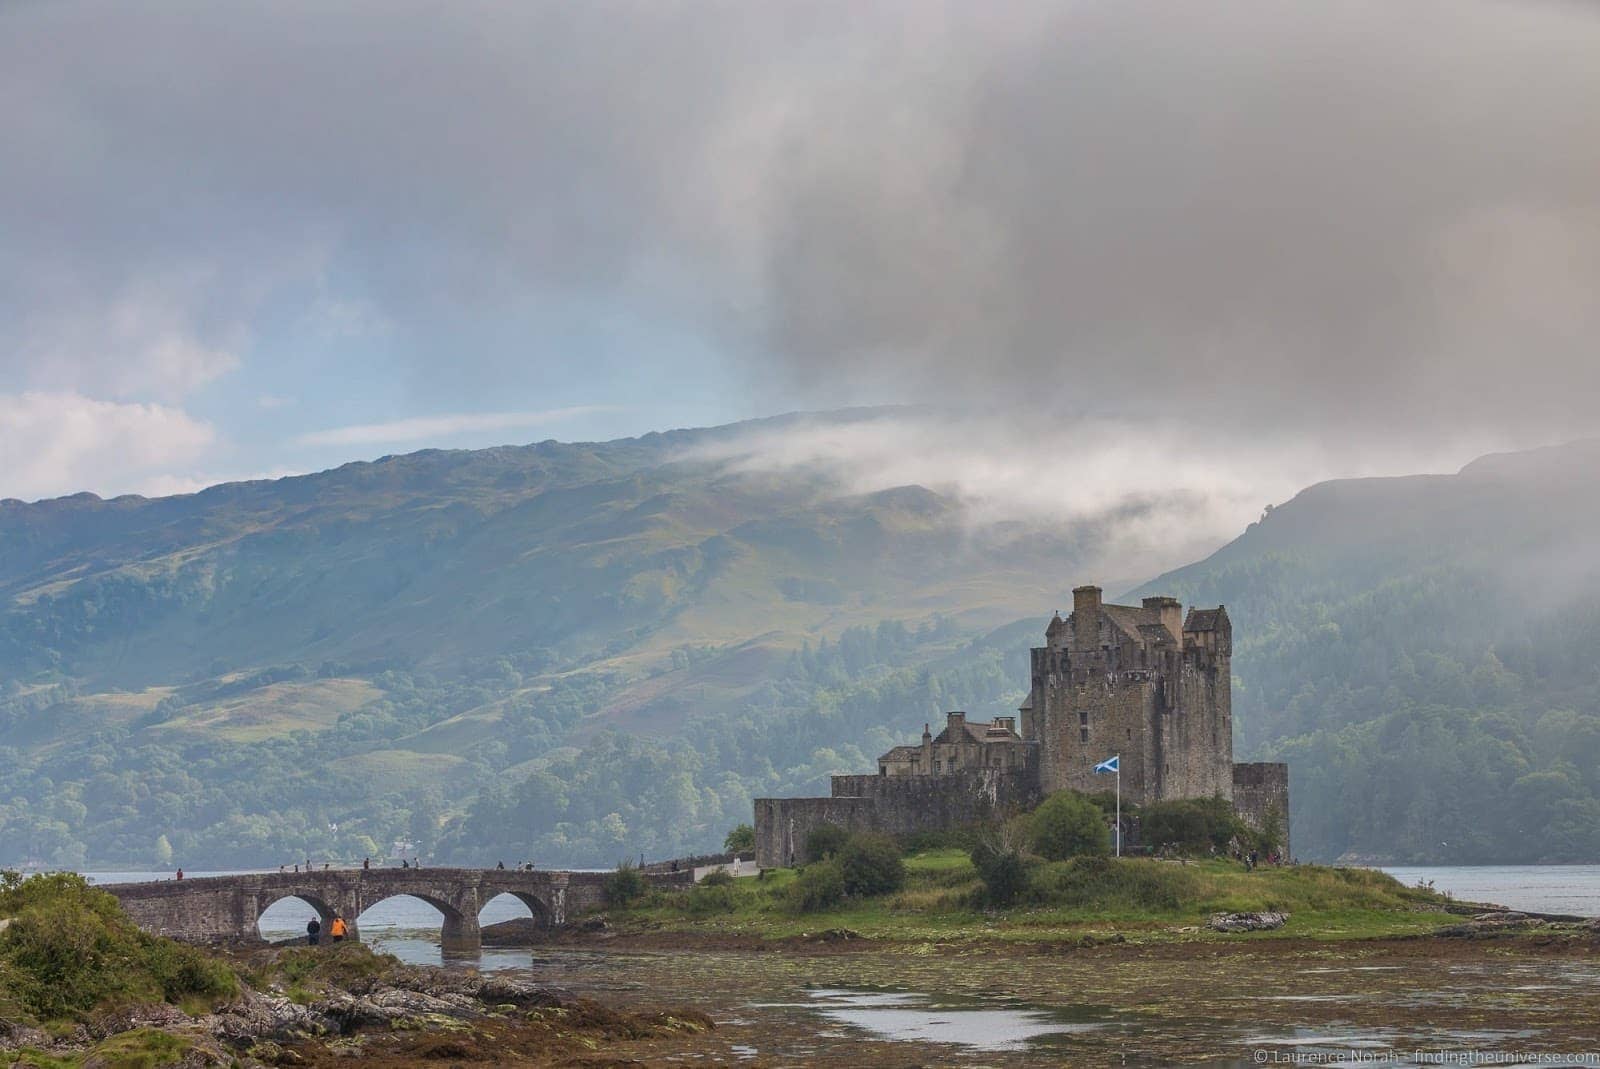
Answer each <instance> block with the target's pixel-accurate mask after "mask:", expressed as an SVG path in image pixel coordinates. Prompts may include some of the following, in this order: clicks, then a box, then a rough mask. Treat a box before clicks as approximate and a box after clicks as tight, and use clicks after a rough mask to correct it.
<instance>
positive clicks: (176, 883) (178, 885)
mask: <svg viewBox="0 0 1600 1069" xmlns="http://www.w3.org/2000/svg"><path fill="white" fill-rule="evenodd" d="M605 879H606V873H603V872H563V871H542V870H539V871H533V872H528V871H526V870H521V869H460V868H434V869H328V870H323V871H320V872H317V871H313V872H299V873H293V872H261V873H246V874H241V875H236V876H201V877H194V878H190V879H185V880H166V881H161V882H156V883H123V884H105V885H102V886H101V890H103V891H106V892H109V893H110V894H112V895H115V896H116V897H117V900H118V901H120V902H121V903H122V906H123V908H124V909H125V910H127V911H128V915H129V916H131V917H132V918H133V919H134V920H135V921H136V922H137V923H138V924H139V925H140V926H141V927H143V928H145V929H146V930H147V931H150V932H154V933H156V934H158V935H165V936H169V937H171V938H173V939H181V940H184V941H186V942H201V943H205V942H232V941H248V940H253V939H257V938H259V935H260V932H259V929H258V927H257V926H258V923H259V921H260V919H261V914H262V913H263V912H265V910H266V909H267V907H268V906H270V905H272V904H273V903H274V902H277V901H278V900H280V899H283V898H299V899H302V900H303V901H305V902H306V903H307V904H308V905H310V906H311V908H312V909H313V910H315V911H316V913H317V914H318V916H319V917H320V918H321V920H322V924H323V930H324V931H326V930H327V927H328V922H329V921H331V920H332V919H333V917H334V915H335V914H338V915H340V916H342V917H344V920H345V923H346V924H347V925H348V926H349V928H350V934H349V937H350V938H352V939H359V938H360V931H359V927H358V919H359V918H360V916H361V914H362V912H364V911H365V910H366V909H367V908H368V907H370V906H372V905H374V904H375V903H378V902H381V901H383V900H384V899H386V898H394V897H395V896H397V895H410V896H412V897H414V898H419V899H421V900H422V901H424V902H426V903H428V904H429V905H431V906H433V907H434V908H435V909H437V910H438V911H439V912H440V913H442V914H444V925H443V929H442V931H441V933H440V935H441V941H442V943H443V944H444V946H445V947H446V948H448V949H452V950H475V949H477V948H478V947H479V946H480V945H481V942H482V940H481V936H480V930H479V925H478V913H479V911H480V910H481V909H482V908H483V906H484V905H485V904H487V903H488V902H489V901H490V900H491V899H493V898H495V897H497V896H499V895H501V894H509V895H513V896H515V897H516V898H518V899H520V900H521V901H522V902H523V903H524V904H525V905H527V907H528V909H529V910H530V911H531V912H532V913H533V916H534V918H535V919H536V920H538V921H540V922H541V923H542V924H544V925H545V926H546V927H550V928H554V927H558V926H560V925H563V924H566V923H567V922H568V920H569V918H571V917H573V916H576V915H577V914H579V913H582V912H585V911H587V910H589V909H593V908H595V907H597V906H599V905H601V904H602V902H603V900H604V899H603V890H604V886H605ZM654 882H658V883H662V884H673V883H681V882H683V881H682V880H681V879H665V878H659V877H657V878H655V879H654Z"/></svg>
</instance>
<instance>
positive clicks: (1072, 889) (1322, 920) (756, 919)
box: [606, 849, 1457, 943]
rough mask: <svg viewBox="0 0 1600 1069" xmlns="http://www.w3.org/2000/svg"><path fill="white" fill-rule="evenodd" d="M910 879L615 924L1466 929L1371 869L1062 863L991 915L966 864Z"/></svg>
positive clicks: (936, 933)
mask: <svg viewBox="0 0 1600 1069" xmlns="http://www.w3.org/2000/svg"><path fill="white" fill-rule="evenodd" d="M905 866H906V873H907V881H906V885H905V887H904V888H903V889H902V890H900V891H896V892H893V893H891V894H886V895H879V896H875V897H871V898H849V899H846V900H845V901H844V902H842V903H840V904H839V905H838V906H836V907H833V908H829V909H824V910H818V911H815V912H804V913H800V912H796V911H795V910H794V909H793V908H792V906H791V905H790V902H789V899H790V895H789V893H788V888H789V887H790V886H791V885H792V884H793V883H794V881H795V879H796V878H797V873H798V870H795V869H778V870H770V871H769V872H768V873H767V874H766V876H765V878H763V879H759V880H758V879H753V878H742V879H739V880H735V881H732V882H729V883H724V884H721V885H718V886H714V887H712V886H701V887H696V888H694V889H692V890H688V891H684V892H660V893H656V894H653V895H651V896H649V897H648V898H646V899H645V900H643V901H641V902H639V903H638V904H636V905H634V906H632V907H628V908H617V907H612V908H610V909H608V910H606V914H607V916H608V917H609V918H610V920H611V922H612V923H613V924H616V925H618V926H619V927H621V928H623V929H627V928H630V927H638V928H649V929H653V930H658V931H682V932H702V933H706V934H716V935H744V936H757V937H760V938H764V939H784V938H790V937H795V936H802V935H806V934H812V933H816V932H818V931H822V930H827V929H835V928H838V929H848V930H850V931H852V932H855V933H857V934H859V935H861V936H863V937H866V938H869V939H877V940H884V941H898V942H959V941H998V942H1007V943H1030V942H1038V943H1049V942H1066V941H1082V940H1083V938H1084V937H1086V936H1087V937H1090V938H1096V939H1098V938H1109V937H1116V936H1120V937H1122V938H1123V939H1124V940H1127V941H1129V942H1142V941H1164V940H1173V939H1211V938H1214V939H1221V940H1233V941H1236V940H1239V939H1263V938H1265V939H1271V938H1310V939H1326V940H1341V939H1371V938H1383V937H1395V936H1407V935H1418V934H1426V933H1428V932H1431V931H1433V930H1435V929H1437V928H1440V927H1444V926H1447V925H1449V924H1452V923H1456V922H1457V918H1455V917H1453V916H1452V915H1451V914H1449V913H1447V912H1446V906H1447V905H1448V904H1449V900H1448V899H1447V898H1446V897H1444V896H1443V895H1439V894H1437V893H1435V892H1432V891H1429V890H1427V889H1424V888H1415V887H1406V886H1404V885H1403V884H1401V883H1400V882H1399V881H1397V880H1395V879H1394V878H1393V877H1391V876H1388V875H1387V874H1385V873H1381V872H1377V871H1375V870H1371V869H1356V868H1335V867H1330V866H1321V865H1296V866H1284V867H1273V866H1260V867H1257V868H1256V869H1255V870H1253V871H1247V870H1246V869H1245V868H1244V866H1242V865H1240V864H1238V863H1236V862H1232V861H1227V860H1202V861H1189V862H1187V863H1182V862H1175V861H1157V860H1151V859H1142V858H1140V859H1135V858H1124V859H1120V860H1113V859H1096V860H1094V861H1092V862H1085V861H1072V862H1056V863H1051V864H1044V865H1040V866H1038V867H1037V868H1036V869H1035V870H1034V871H1033V873H1032V875H1031V878H1030V892H1029V894H1028V896H1027V897H1026V899H1025V900H1024V901H1022V902H1020V903H1019V904H1017V905H1015V906H1012V907H1010V908H1006V909H986V908H984V907H983V906H981V905H980V904H979V903H981V901H982V895H981V890H982V885H981V883H980V881H979V878H978V874H977V872H976V870H975V869H974V868H973V865H972V862H971V860H970V859H969V858H968V856H967V854H966V853H965V852H963V851H960V850H950V849H945V850H930V851H924V852H921V853H917V854H914V855H912V856H910V857H908V858H906V861H905ZM1269 910H1270V911H1277V912H1283V913H1287V914H1289V920H1288V923H1286V924H1285V925H1284V926H1283V927H1282V928H1280V929H1277V930H1275V931H1269V932H1256V933H1248V934H1227V935H1225V934H1222V933H1218V932H1212V931H1211V930H1210V929H1208V928H1207V927H1206V923H1207V921H1208V920H1209V918H1210V916H1211V915H1212V914H1213V913H1240V912H1251V913H1253V912H1264V911H1269Z"/></svg>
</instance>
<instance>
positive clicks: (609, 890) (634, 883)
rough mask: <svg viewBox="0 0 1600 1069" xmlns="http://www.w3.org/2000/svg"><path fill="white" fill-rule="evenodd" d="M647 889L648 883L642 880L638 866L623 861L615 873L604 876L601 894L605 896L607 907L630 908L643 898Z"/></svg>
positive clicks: (642, 876)
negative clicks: (604, 880)
mask: <svg viewBox="0 0 1600 1069" xmlns="http://www.w3.org/2000/svg"><path fill="white" fill-rule="evenodd" d="M649 889H650V881H648V880H646V879H645V878H644V873H642V872H640V871H639V866H637V865H635V864H634V863H633V862H631V861H624V862H622V863H621V864H619V865H618V866H617V870H616V871H615V872H613V873H610V874H609V875H607V876H606V882H605V886H604V887H602V888H601V893H602V894H603V895H604V896H605V900H606V905H608V906H630V905H632V904H633V903H635V902H637V901H638V900H639V899H641V898H643V897H644V896H645V893H646V892H647V891H649Z"/></svg>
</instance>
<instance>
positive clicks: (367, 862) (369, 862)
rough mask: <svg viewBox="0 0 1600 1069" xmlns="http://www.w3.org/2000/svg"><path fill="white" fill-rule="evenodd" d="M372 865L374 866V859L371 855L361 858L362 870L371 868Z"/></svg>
mask: <svg viewBox="0 0 1600 1069" xmlns="http://www.w3.org/2000/svg"><path fill="white" fill-rule="evenodd" d="M371 867H372V859H371V858H370V857H364V858H362V859H361V871H363V872H365V871H366V870H368V869H370V868H371Z"/></svg>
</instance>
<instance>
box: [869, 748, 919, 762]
mask: <svg viewBox="0 0 1600 1069" xmlns="http://www.w3.org/2000/svg"><path fill="white" fill-rule="evenodd" d="M921 753H922V747H920V746H894V747H891V748H890V750H889V752H888V753H886V754H884V755H883V756H882V757H880V758H878V760H879V761H895V760H900V761H909V760H911V759H912V758H913V757H917V756H920V755H921Z"/></svg>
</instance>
